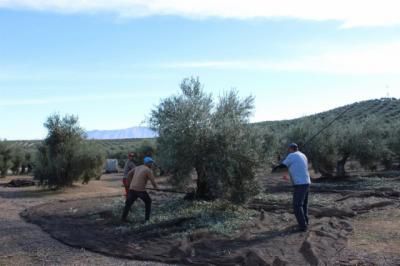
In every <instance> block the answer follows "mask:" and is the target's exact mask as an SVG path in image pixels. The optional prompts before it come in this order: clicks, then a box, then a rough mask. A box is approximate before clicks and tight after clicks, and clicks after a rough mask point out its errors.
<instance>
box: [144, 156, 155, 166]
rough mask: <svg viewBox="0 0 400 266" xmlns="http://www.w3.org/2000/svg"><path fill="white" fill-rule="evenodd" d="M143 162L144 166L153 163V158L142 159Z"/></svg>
mask: <svg viewBox="0 0 400 266" xmlns="http://www.w3.org/2000/svg"><path fill="white" fill-rule="evenodd" d="M143 161H144V164H151V163H154V161H153V158H151V157H144V159H143Z"/></svg>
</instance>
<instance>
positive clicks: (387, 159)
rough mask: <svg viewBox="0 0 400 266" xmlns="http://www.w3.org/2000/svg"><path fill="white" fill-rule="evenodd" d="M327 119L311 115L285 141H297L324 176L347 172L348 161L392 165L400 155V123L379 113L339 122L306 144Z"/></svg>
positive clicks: (367, 164)
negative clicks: (388, 121) (390, 121)
mask: <svg viewBox="0 0 400 266" xmlns="http://www.w3.org/2000/svg"><path fill="white" fill-rule="evenodd" d="M325 123H326V121H323V120H320V119H319V120H318V119H308V120H305V121H304V122H303V123H301V124H298V125H295V126H292V127H290V128H289V130H288V132H287V134H286V136H284V137H283V138H282V142H283V143H285V142H286V143H287V142H291V141H295V142H297V143H298V144H299V146H300V147H301V149H302V150H303V152H305V153H306V155H307V156H308V157H309V160H310V162H311V163H312V166H313V168H314V170H315V171H317V172H319V173H321V174H322V175H324V176H328V177H329V176H339V177H342V176H345V175H346V163H347V162H349V161H350V160H352V161H357V162H358V163H359V164H360V165H361V166H362V167H363V168H365V169H375V168H376V167H377V166H378V165H383V166H385V167H386V168H390V167H391V166H392V164H393V162H394V161H395V160H398V159H399V158H400V139H399V137H398V136H399V135H398V134H399V133H400V127H399V124H398V123H397V124H384V123H382V121H380V120H379V119H377V118H376V117H373V116H371V117H369V118H367V119H365V120H362V121H360V120H357V121H355V120H352V121H349V122H347V123H345V124H343V123H340V122H339V123H336V124H334V125H332V126H331V127H330V128H328V129H327V130H325V131H324V132H323V133H322V134H320V135H319V136H317V137H316V138H315V139H314V140H313V141H312V142H311V143H307V145H304V144H305V141H306V140H308V139H309V138H310V137H311V136H312V135H314V134H315V133H316V132H317V130H319V129H321V128H322V127H323V125H324V124H325Z"/></svg>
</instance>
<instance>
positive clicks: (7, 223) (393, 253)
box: [0, 172, 400, 265]
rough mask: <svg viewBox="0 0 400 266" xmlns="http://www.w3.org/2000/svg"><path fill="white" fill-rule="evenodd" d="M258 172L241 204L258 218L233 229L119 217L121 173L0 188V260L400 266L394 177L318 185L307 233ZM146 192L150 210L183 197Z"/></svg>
mask: <svg viewBox="0 0 400 266" xmlns="http://www.w3.org/2000/svg"><path fill="white" fill-rule="evenodd" d="M259 177H260V180H261V181H262V183H263V187H265V191H264V193H262V194H260V195H258V196H257V197H256V198H255V199H254V200H252V201H251V202H249V203H248V204H247V205H246V209H248V210H252V211H254V212H255V213H256V215H255V216H252V217H248V219H247V222H246V223H244V224H243V225H242V226H241V228H240V229H239V230H237V231H235V232H234V233H232V234H230V235H221V234H216V233H215V232H210V231H209V230H207V228H204V227H194V228H192V227H190V226H191V225H192V224H191V223H192V221H193V220H195V219H197V218H198V217H197V216H190V215H189V216H187V217H181V216H178V211H177V212H176V217H173V218H170V219H169V220H166V221H164V222H160V223H151V224H146V225H138V227H135V226H136V225H132V224H124V223H121V222H119V216H120V209H121V208H122V206H123V200H122V198H121V196H120V194H121V188H120V183H119V178H120V177H115V176H104V177H102V181H93V182H91V183H89V185H86V186H81V185H79V186H77V187H75V188H71V189H67V190H66V191H64V192H63V193H60V192H57V193H54V192H40V191H38V190H37V188H0V197H1V198H2V201H1V204H0V208H1V209H0V210H1V213H2V214H1V218H0V224H1V229H2V232H3V231H4V232H6V234H4V235H3V234H2V235H1V236H0V241H1V243H7V245H2V246H1V247H0V265H1V264H4V265H10V264H16V265H29V264H35V265H37V264H42V265H54V264H60V265H88V264H90V265H107V264H109V265H157V263H156V262H158V263H159V262H162V263H168V264H171V263H174V264H190V265H400V249H399V247H400V234H399V232H398V229H399V228H400V219H399V218H400V208H399V207H400V200H399V199H400V178H396V177H394V178H393V177H392V178H379V177H369V178H351V179H347V180H339V181H337V182H333V183H332V182H316V183H314V184H313V185H312V191H311V194H310V209H309V212H310V218H311V220H310V228H309V230H308V232H306V233H304V232H298V231H296V230H295V226H294V225H295V220H294V217H293V214H292V211H291V187H290V185H289V184H288V183H287V182H285V181H283V180H282V179H281V176H280V175H273V176H265V175H264V174H263V173H262V172H261V173H260V174H259ZM151 196H152V198H153V205H154V209H155V210H157V209H160V208H162V207H163V204H164V203H165V202H166V201H167V200H172V198H173V197H175V198H179V197H183V196H171V195H170V194H165V193H159V192H151ZM78 199H79V200H78ZM178 200H179V199H178ZM178 202H179V201H178ZM178 207H179V206H178ZM19 213H21V215H22V216H23V217H24V219H21V218H20V215H19ZM3 214H4V215H3ZM172 216H173V215H172ZM24 220H26V221H29V223H28V222H25V221H24ZM131 223H134V222H132V221H131ZM34 224H36V225H38V226H40V228H41V229H42V230H43V231H45V232H47V233H48V234H47V233H44V232H43V231H42V230H41V229H40V228H39V227H38V226H36V225H34ZM223 226H225V225H223ZM189 227H190V228H191V230H190V232H187V228H189ZM4 229H5V230H4ZM49 235H51V237H50V236H49ZM54 239H57V240H59V241H60V242H58V241H56V240H54ZM61 243H64V244H66V245H64V244H61ZM72 247H74V248H72ZM88 250H90V251H95V252H96V253H92V252H89V251H88ZM100 254H103V255H100ZM118 257H119V258H123V259H116V258H118ZM131 260H134V261H131ZM136 260H140V261H148V262H138V261H136ZM149 261H151V262H149Z"/></svg>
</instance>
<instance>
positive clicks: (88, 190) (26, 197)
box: [0, 175, 164, 266]
mask: <svg viewBox="0 0 400 266" xmlns="http://www.w3.org/2000/svg"><path fill="white" fill-rule="evenodd" d="M14 178H16V177H7V178H5V179H0V183H6V182H8V181H10V180H12V179H14ZM18 178H21V177H18ZM24 178H27V179H30V177H24ZM120 179H121V177H120V176H113V175H107V176H103V177H102V179H101V181H92V182H90V183H89V185H76V186H75V187H73V188H70V189H66V190H64V191H60V192H53V191H43V190H41V189H40V188H37V187H24V188H9V187H1V186H0V232H1V233H0V243H1V244H0V265H7V266H8V265H164V264H161V263H154V262H139V261H132V260H128V259H119V258H114V257H109V256H104V255H101V254H98V253H93V252H90V251H88V250H86V249H84V248H79V249H78V248H72V247H70V246H67V245H64V244H62V243H61V242H59V241H57V240H55V239H54V238H52V237H51V236H50V235H49V234H47V233H45V232H44V231H43V230H42V229H41V228H40V227H39V226H37V225H34V224H32V223H28V222H26V221H25V220H24V219H22V218H21V216H20V213H21V212H23V211H24V210H25V209H27V208H28V209H29V208H32V207H34V206H37V205H41V204H51V205H53V204H57V202H60V201H68V200H74V199H78V198H97V197H106V198H107V197H110V196H112V197H120V196H121V194H122V190H121V187H120V183H119V182H120V181H119V180H120ZM69 229H70V230H73V228H69Z"/></svg>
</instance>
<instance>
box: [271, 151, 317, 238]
mask: <svg viewBox="0 0 400 266" xmlns="http://www.w3.org/2000/svg"><path fill="white" fill-rule="evenodd" d="M288 152H289V154H288V156H287V157H286V159H284V160H283V161H282V162H281V164H280V165H278V166H276V167H274V168H273V170H272V172H275V171H276V170H277V169H279V168H288V169H289V175H290V180H291V182H292V184H293V187H294V192H293V211H294V215H295V216H296V219H297V223H298V224H299V229H300V230H301V231H303V232H305V231H307V227H308V192H309V190H310V184H311V178H310V174H309V172H308V160H307V157H306V156H305V155H304V154H303V153H302V152H300V151H299V147H298V146H297V144H295V143H292V144H290V145H289V148H288Z"/></svg>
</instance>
